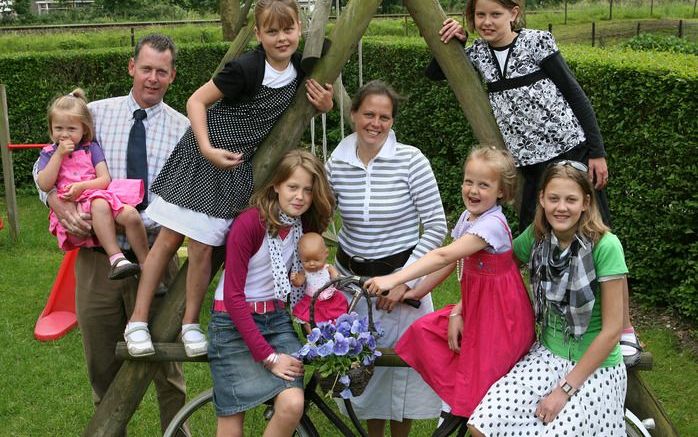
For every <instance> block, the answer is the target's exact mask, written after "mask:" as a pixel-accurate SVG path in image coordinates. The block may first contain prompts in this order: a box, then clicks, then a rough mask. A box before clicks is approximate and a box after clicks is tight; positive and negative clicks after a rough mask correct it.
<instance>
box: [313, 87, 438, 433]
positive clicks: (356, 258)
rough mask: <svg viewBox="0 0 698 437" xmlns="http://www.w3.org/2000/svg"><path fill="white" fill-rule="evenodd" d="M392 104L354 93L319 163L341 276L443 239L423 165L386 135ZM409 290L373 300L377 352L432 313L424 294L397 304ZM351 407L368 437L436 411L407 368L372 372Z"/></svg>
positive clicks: (412, 254)
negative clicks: (334, 223) (348, 123)
mask: <svg viewBox="0 0 698 437" xmlns="http://www.w3.org/2000/svg"><path fill="white" fill-rule="evenodd" d="M398 99H399V97H398V96H397V94H396V93H395V91H393V90H392V88H390V87H389V86H388V85H386V84H385V83H383V82H381V81H372V82H369V83H367V84H366V85H364V86H363V87H362V88H360V89H359V91H358V92H357V95H356V97H355V98H354V100H353V102H352V108H351V117H352V121H353V122H354V125H355V132H354V133H353V134H351V135H349V136H348V137H346V138H344V139H343V140H342V141H341V142H340V143H339V145H338V146H337V147H336V149H335V150H334V152H333V153H332V156H331V157H330V159H329V160H328V162H327V172H328V177H329V180H330V185H331V186H332V189H333V190H334V193H335V196H336V198H337V206H338V208H339V212H340V214H341V216H342V229H341V230H340V232H339V235H338V239H339V247H338V250H337V257H336V263H335V264H336V266H337V269H338V270H339V271H340V273H341V274H348V273H350V272H352V273H354V274H358V275H364V276H378V275H384V274H387V273H390V272H392V271H394V270H396V269H399V268H401V267H403V266H404V265H407V264H410V263H412V262H414V261H415V260H417V259H418V258H419V257H421V256H422V255H424V254H425V253H427V252H428V251H430V250H432V249H435V248H437V247H439V246H440V245H441V243H442V241H443V238H444V236H445V235H446V217H445V214H444V209H443V205H442V203H441V196H440V194H439V188H438V186H437V184H436V179H435V178H434V173H433V172H432V169H431V166H430V165H429V161H428V160H427V158H426V157H425V156H424V155H423V154H422V153H421V152H420V151H419V149H417V148H416V147H413V146H409V145H406V144H401V143H399V142H398V141H397V139H396V138H395V133H394V132H393V131H392V129H391V127H392V125H393V121H394V119H395V115H396V114H397V109H398ZM420 227H421V232H420ZM411 285H414V284H411V283H407V284H400V285H398V286H397V287H395V288H393V289H392V290H390V292H389V294H388V295H387V296H385V297H381V298H378V300H377V301H376V304H375V308H376V310H378V311H375V314H374V317H375V318H376V320H378V321H379V322H380V325H381V327H382V329H383V331H384V334H383V336H382V337H381V338H380V339H379V341H378V345H379V347H393V346H394V344H395V342H396V341H397V339H398V338H399V337H400V335H402V333H403V332H404V331H405V329H407V327H408V326H409V325H410V324H411V323H412V322H413V321H414V320H416V319H418V318H419V317H421V316H423V315H424V314H426V313H429V312H432V311H433V305H432V302H431V297H430V296H429V295H427V296H425V297H424V298H422V300H421V306H420V307H419V308H413V307H410V306H407V305H402V304H399V302H400V300H401V298H402V296H403V295H404V294H405V292H406V291H407V290H408V288H409V287H410V286H411ZM358 311H359V312H361V311H364V312H365V311H366V309H365V307H363V308H362V307H361V306H360V307H359V310H358ZM352 403H353V407H354V409H355V411H356V413H357V415H358V416H359V418H361V419H366V420H367V421H368V431H369V435H370V436H379V435H380V436H382V435H383V432H384V428H385V422H386V420H390V421H391V425H390V429H391V434H392V435H393V436H402V435H407V434H408V433H409V430H410V426H411V419H426V418H432V417H437V416H438V414H439V410H440V406H441V402H440V400H439V398H438V397H437V396H436V395H435V394H434V392H433V391H432V390H431V389H430V388H429V387H428V386H427V385H426V384H425V383H424V381H423V380H422V378H421V377H420V376H419V374H417V373H416V372H415V371H414V370H412V369H409V368H377V369H376V371H375V373H374V375H373V378H372V379H371V382H370V383H369V385H368V387H367V388H366V391H365V392H364V394H363V395H361V396H359V397H357V398H355V399H354V400H353V401H352Z"/></svg>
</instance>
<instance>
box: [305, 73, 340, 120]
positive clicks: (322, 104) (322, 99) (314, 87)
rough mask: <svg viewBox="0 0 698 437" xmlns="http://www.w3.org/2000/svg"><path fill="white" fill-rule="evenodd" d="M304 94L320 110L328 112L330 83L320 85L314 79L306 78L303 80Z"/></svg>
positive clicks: (331, 92)
mask: <svg viewBox="0 0 698 437" xmlns="http://www.w3.org/2000/svg"><path fill="white" fill-rule="evenodd" d="M305 89H306V91H307V92H306V93H305V95H306V96H307V97H308V101H309V102H310V103H311V104H312V105H313V106H314V107H315V109H317V110H318V111H320V112H329V111H330V110H331V109H332V105H333V103H332V94H333V91H334V89H333V87H332V84H330V83H326V84H325V85H324V86H322V85H320V84H319V83H318V81H316V80H315V79H308V80H307V81H306V82H305Z"/></svg>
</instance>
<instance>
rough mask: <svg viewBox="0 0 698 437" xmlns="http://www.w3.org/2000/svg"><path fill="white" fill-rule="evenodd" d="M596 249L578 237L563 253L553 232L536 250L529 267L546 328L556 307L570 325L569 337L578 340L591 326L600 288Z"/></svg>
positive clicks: (536, 306)
mask: <svg viewBox="0 0 698 437" xmlns="http://www.w3.org/2000/svg"><path fill="white" fill-rule="evenodd" d="M593 249H594V244H593V242H592V241H590V240H588V239H587V238H585V237H583V236H581V235H575V238H574V239H573V240H572V243H571V244H570V245H569V247H567V248H566V249H564V250H562V249H561V248H560V245H559V241H558V239H557V238H556V237H555V235H554V234H553V233H551V234H550V235H549V236H546V237H545V238H543V239H542V240H540V241H539V242H538V243H537V244H536V245H535V247H534V248H533V253H532V255H531V263H530V266H529V267H530V269H531V283H532V285H533V300H534V302H533V309H534V310H535V313H536V321H537V322H538V323H540V324H541V325H542V326H545V325H546V324H547V322H548V316H549V314H548V311H549V310H550V308H551V307H552V308H553V309H554V310H555V311H556V312H557V313H559V314H562V315H563V316H564V318H565V320H566V322H567V327H566V329H565V338H569V336H570V335H572V336H573V337H574V338H575V339H576V340H578V339H579V338H580V337H581V336H582V334H584V333H585V332H586V330H587V328H588V327H589V321H590V320H591V310H592V308H594V301H595V296H594V290H595V289H596V269H595V268H594V258H593V256H592V251H593Z"/></svg>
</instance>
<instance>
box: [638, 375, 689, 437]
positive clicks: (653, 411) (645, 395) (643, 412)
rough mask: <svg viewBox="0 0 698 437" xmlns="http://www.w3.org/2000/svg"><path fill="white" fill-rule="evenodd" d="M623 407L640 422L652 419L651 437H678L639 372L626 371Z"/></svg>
mask: <svg viewBox="0 0 698 437" xmlns="http://www.w3.org/2000/svg"><path fill="white" fill-rule="evenodd" d="M625 406H626V407H627V408H628V409H629V410H631V411H632V412H633V413H635V414H636V415H637V416H638V418H640V420H642V419H646V418H648V417H651V418H652V419H654V423H655V426H656V427H655V429H654V430H653V431H652V435H658V436H659V435H660V436H663V437H678V435H679V434H678V432H677V431H676V428H674V425H672V423H671V421H670V420H669V416H668V415H667V414H666V412H665V411H664V409H663V408H662V406H661V404H660V402H659V400H658V399H657V397H656V396H655V395H654V393H652V391H651V390H650V388H649V387H648V386H647V384H645V382H644V381H643V380H642V378H640V375H639V372H638V371H637V370H633V369H632V368H631V369H629V370H628V393H627V395H626V397H625Z"/></svg>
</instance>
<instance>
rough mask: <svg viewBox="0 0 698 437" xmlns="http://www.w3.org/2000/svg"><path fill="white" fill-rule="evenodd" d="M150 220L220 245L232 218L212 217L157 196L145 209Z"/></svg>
mask: <svg viewBox="0 0 698 437" xmlns="http://www.w3.org/2000/svg"><path fill="white" fill-rule="evenodd" d="M145 213H146V214H147V215H148V217H150V218H151V219H152V220H154V221H155V222H157V223H158V224H160V225H161V226H164V227H166V228H168V229H172V230H173V231H175V232H177V233H180V234H182V235H184V236H187V237H189V238H191V239H192V240H196V241H198V242H200V243H203V244H207V245H209V246H222V245H224V244H225V237H226V236H227V235H228V230H229V229H230V225H231V224H232V223H233V219H222V218H218V217H212V216H210V215H206V214H204V213H201V212H197V211H193V210H191V209H188V208H182V207H181V206H178V205H175V204H173V203H169V202H167V201H165V200H163V199H162V198H161V197H160V196H157V197H156V198H155V200H153V201H152V202H151V203H150V204H149V205H148V207H147V208H146V210H145Z"/></svg>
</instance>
